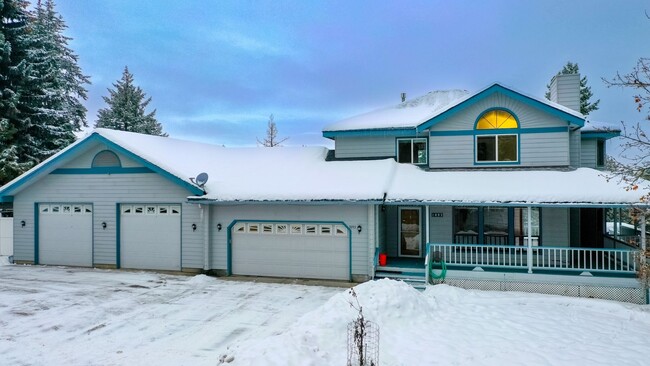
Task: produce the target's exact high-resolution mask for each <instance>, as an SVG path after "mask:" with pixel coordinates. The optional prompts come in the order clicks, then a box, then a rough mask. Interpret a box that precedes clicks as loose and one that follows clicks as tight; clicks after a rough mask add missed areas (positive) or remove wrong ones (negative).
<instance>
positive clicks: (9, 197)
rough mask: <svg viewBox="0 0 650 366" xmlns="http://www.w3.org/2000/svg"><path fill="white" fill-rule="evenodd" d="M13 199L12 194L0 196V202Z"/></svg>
mask: <svg viewBox="0 0 650 366" xmlns="http://www.w3.org/2000/svg"><path fill="white" fill-rule="evenodd" d="M13 201H14V196H0V202H2V203H6V202H13Z"/></svg>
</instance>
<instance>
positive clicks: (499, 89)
mask: <svg viewBox="0 0 650 366" xmlns="http://www.w3.org/2000/svg"><path fill="white" fill-rule="evenodd" d="M495 93H501V94H503V95H505V96H507V97H510V98H512V99H514V100H517V101H519V102H521V103H524V104H526V105H528V106H531V107H534V108H537V109H541V110H542V111H544V112H546V113H548V114H550V115H552V116H554V117H557V118H560V119H562V120H564V121H567V123H569V124H573V125H577V126H580V127H582V126H584V124H585V119H584V118H580V117H578V116H575V115H573V114H571V113H568V112H565V111H563V110H561V109H558V108H556V107H553V106H551V105H550V104H547V103H544V102H542V101H540V100H537V99H534V98H531V97H528V96H526V95H523V94H521V93H518V92H516V91H514V90H511V89H508V88H506V87H504V86H502V85H500V84H498V83H495V84H493V85H491V86H490V87H488V88H486V89H484V90H482V91H480V92H478V93H476V94H474V95H473V96H471V97H469V98H468V99H466V100H464V101H462V102H460V103H459V104H456V105H454V106H453V107H451V108H449V109H447V110H446V111H444V112H442V113H440V114H438V115H436V116H435V117H433V118H431V119H429V120H427V121H424V122H422V123H421V124H420V125H418V126H417V132H422V131H424V130H426V129H428V128H431V127H432V126H434V125H436V124H438V123H440V122H442V121H443V120H446V119H447V118H450V117H452V116H454V115H456V114H458V113H460V112H461V111H463V110H465V109H466V108H468V107H470V106H472V105H474V104H476V103H478V102H480V101H481V100H483V99H485V98H487V97H489V96H491V95H493V94H495Z"/></svg>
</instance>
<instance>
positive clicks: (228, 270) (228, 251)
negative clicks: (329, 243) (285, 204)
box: [226, 219, 352, 281]
mask: <svg viewBox="0 0 650 366" xmlns="http://www.w3.org/2000/svg"><path fill="white" fill-rule="evenodd" d="M239 222H254V223H265V222H268V223H274V224H275V223H300V224H325V225H342V226H344V227H345V229H346V230H347V231H348V268H349V273H348V281H352V229H350V226H348V224H346V223H345V222H343V221H309V220H246V219H236V220H233V221H232V222H231V223H230V224H229V225H228V228H227V231H226V274H227V275H228V276H231V275H232V228H233V227H234V226H235V225H236V224H237V223H239Z"/></svg>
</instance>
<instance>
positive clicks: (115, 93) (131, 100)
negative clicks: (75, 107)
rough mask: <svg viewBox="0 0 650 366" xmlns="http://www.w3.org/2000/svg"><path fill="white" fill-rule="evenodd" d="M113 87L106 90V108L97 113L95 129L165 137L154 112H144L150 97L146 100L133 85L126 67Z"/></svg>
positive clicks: (138, 88)
mask: <svg viewBox="0 0 650 366" xmlns="http://www.w3.org/2000/svg"><path fill="white" fill-rule="evenodd" d="M113 86H114V87H115V89H114V90H113V89H110V88H109V89H108V92H109V96H108V97H103V98H104V101H105V102H106V104H108V107H107V108H102V109H100V110H99V111H98V113H97V122H96V123H95V127H102V128H110V129H113V130H122V131H130V132H138V133H145V134H149V135H158V136H167V134H166V133H163V131H162V125H161V124H160V123H159V122H158V121H157V120H156V117H155V115H156V110H155V109H154V110H153V111H152V112H150V113H146V112H145V109H146V108H147V106H148V105H149V103H150V102H151V97H149V98H147V97H146V94H145V93H144V92H143V91H142V89H141V88H140V87H139V86H135V85H133V74H131V73H130V72H129V68H128V67H126V66H125V67H124V72H123V73H122V79H120V80H118V81H117V82H116V83H114V84H113Z"/></svg>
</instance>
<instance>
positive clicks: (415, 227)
mask: <svg viewBox="0 0 650 366" xmlns="http://www.w3.org/2000/svg"><path fill="white" fill-rule="evenodd" d="M420 213H421V212H420V208H419V207H400V208H399V223H400V225H399V256H400V257H421V256H422V229H421V222H422V221H421V220H420Z"/></svg>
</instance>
